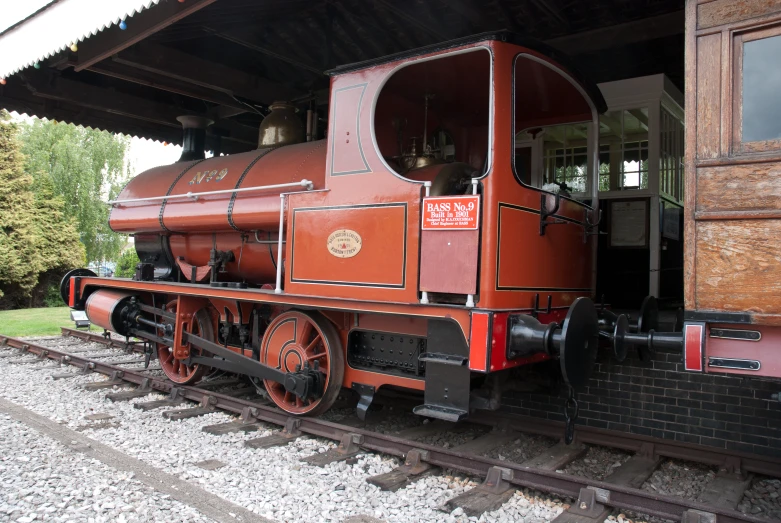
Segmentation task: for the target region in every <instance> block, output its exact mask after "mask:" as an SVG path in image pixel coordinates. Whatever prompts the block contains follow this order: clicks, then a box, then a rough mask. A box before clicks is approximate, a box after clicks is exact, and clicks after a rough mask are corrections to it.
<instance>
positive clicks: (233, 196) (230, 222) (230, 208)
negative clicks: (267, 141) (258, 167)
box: [228, 147, 279, 231]
mask: <svg viewBox="0 0 781 523" xmlns="http://www.w3.org/2000/svg"><path fill="white" fill-rule="evenodd" d="M278 148H279V147H269V148H268V149H261V150H260V151H261V152H260V154H259V155H257V156H256V157H255V159H254V160H252V161H251V162H250V163H249V165H247V168H246V169H244V172H243V173H241V176H239V180H238V181H237V182H236V186H235V187H234V188H233V189H234V190H236V189H239V188H241V184H242V182H244V178H245V177H246V176H247V173H248V172H249V170H250V169H252V167H253V166H254V165H255V164H256V163H258V160H260V159H261V158H263V157H264V156H266V155H267V154H268V153H270V152H271V151H274V150H276V149H278ZM237 195H238V194H237V193H233V194H231V201H230V203H228V225H230V226H231V227H232V228H233V230H235V231H238V230H240V229H239V228H238V227H236V224H235V223H233V205H234V204H235V203H236V196H237Z"/></svg>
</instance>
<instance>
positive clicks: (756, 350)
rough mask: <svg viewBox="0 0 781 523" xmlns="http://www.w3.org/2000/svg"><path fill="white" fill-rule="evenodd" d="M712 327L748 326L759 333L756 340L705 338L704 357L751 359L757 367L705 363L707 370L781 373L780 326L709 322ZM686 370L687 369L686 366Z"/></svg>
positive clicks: (746, 327)
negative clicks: (733, 366)
mask: <svg viewBox="0 0 781 523" xmlns="http://www.w3.org/2000/svg"><path fill="white" fill-rule="evenodd" d="M708 329H709V331H710V330H712V329H737V330H749V331H756V332H759V333H760V339H759V340H758V341H749V340H735V339H727V338H714V337H711V336H708V337H707V338H705V361H706V362H707V361H708V360H709V359H710V358H733V359H734V358H737V359H743V360H753V361H758V362H759V363H760V368H759V370H741V369H727V368H723V367H707V368H706V369H705V370H706V372H718V373H724V374H738V375H743V376H757V377H760V376H761V377H768V378H779V377H781V350H779V348H781V327H771V326H767V325H728V324H708ZM687 370H688V369H687Z"/></svg>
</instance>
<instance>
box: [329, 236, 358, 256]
mask: <svg viewBox="0 0 781 523" xmlns="http://www.w3.org/2000/svg"><path fill="white" fill-rule="evenodd" d="M362 243H363V242H362V240H361V235H360V234H358V233H357V232H355V231H353V230H350V229H339V230H338V231H334V232H332V233H331V234H330V236H328V243H327V246H328V252H330V253H331V254H332V255H333V256H336V257H337V258H352V257H353V256H355V255H356V254H358V253H359V252H361V244H362Z"/></svg>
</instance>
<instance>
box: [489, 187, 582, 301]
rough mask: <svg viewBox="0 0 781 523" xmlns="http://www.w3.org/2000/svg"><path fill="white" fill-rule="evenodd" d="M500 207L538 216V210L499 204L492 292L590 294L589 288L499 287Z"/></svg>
mask: <svg viewBox="0 0 781 523" xmlns="http://www.w3.org/2000/svg"><path fill="white" fill-rule="evenodd" d="M502 207H506V208H508V209H513V210H516V211H522V212H528V213H530V214H536V215H538V216H539V214H540V211H539V210H538V209H532V208H530V207H523V206H521V205H513V204H510V203H504V202H499V215H498V217H497V220H496V222H497V223H496V286H495V288H494V290H497V291H534V292H591V288H574V287H573V288H567V287H505V286H500V285H499V259H500V256H501V249H500V248H499V247H500V245H501V240H502ZM553 216H554V217H556V218H561V219H562V220H565V221H568V222H572V223H575V224H577V225H581V226H582V225H583V224H582V223H581V222H579V221H577V220H573V219H572V218H567V217H566V216H559V215H557V214H554V215H553Z"/></svg>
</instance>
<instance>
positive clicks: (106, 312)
mask: <svg viewBox="0 0 781 523" xmlns="http://www.w3.org/2000/svg"><path fill="white" fill-rule="evenodd" d="M73 287H74V286H73V284H71V292H73ZM130 296H132V294H131V293H129V292H124V291H115V290H110V289H101V290H99V291H96V292H93V293H92V294H90V296H89V298H87V303H86V306H85V308H84V310H85V312H86V313H87V317H88V318H89V321H90V322H92V324H93V325H97V326H98V327H101V328H103V329H106V330H109V331H113V332H116V331H117V328H120V327H118V326H115V325H114V324H113V323H112V314H113V313H114V308H115V307H116V306H117V305H119V303H120V302H121V301H122V300H124V299H126V298H129V297H130Z"/></svg>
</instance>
